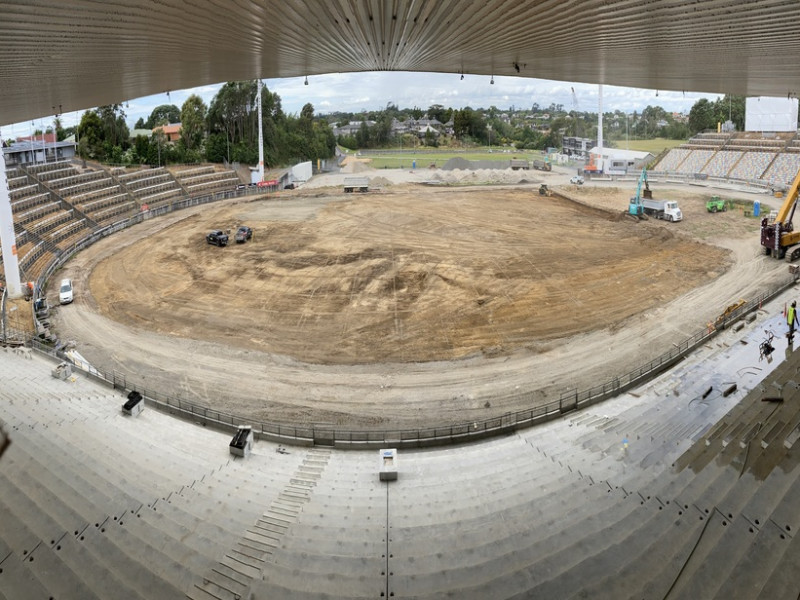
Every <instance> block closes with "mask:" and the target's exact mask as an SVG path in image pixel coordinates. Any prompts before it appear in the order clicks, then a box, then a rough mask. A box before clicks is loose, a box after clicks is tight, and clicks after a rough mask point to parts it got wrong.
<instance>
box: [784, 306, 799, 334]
mask: <svg viewBox="0 0 800 600" xmlns="http://www.w3.org/2000/svg"><path fill="white" fill-rule="evenodd" d="M786 323H788V324H789V337H792V336H793V335H794V328H795V326H796V325H797V302H795V301H794V300H792V305H791V306H790V307H789V310H788V311H787V312H786Z"/></svg>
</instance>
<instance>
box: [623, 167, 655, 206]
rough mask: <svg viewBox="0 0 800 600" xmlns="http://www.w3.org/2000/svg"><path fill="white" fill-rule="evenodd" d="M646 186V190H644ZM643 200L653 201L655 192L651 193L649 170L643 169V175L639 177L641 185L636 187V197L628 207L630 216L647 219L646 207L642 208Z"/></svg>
mask: <svg viewBox="0 0 800 600" xmlns="http://www.w3.org/2000/svg"><path fill="white" fill-rule="evenodd" d="M642 186H644V189H642ZM642 198H646V199H648V200H652V198H653V192H651V191H650V185H649V184H648V183H647V169H646V168H644V169H642V174H641V175H639V184H638V185H637V186H636V195H635V196H634V197H633V198H631V201H630V204H629V205H628V214H629V215H631V216H634V217H638V218H640V219H646V218H647V217H646V216H645V214H644V206H642Z"/></svg>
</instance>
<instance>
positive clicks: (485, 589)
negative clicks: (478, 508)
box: [390, 494, 661, 598]
mask: <svg viewBox="0 0 800 600" xmlns="http://www.w3.org/2000/svg"><path fill="white" fill-rule="evenodd" d="M637 500H638V497H634V496H628V497H622V496H621V495H620V494H609V495H608V499H607V500H605V501H602V502H597V503H596V504H595V509H596V511H597V512H595V513H594V514H592V515H586V516H585V517H583V518H580V517H578V516H576V517H575V518H572V515H570V518H569V519H567V517H566V515H565V516H564V517H563V518H562V519H560V520H559V522H557V523H551V524H543V525H542V526H539V527H532V528H527V527H519V526H518V527H515V528H514V529H510V528H509V530H508V531H507V532H506V535H505V536H503V537H502V538H501V539H497V540H493V541H491V542H488V543H486V544H483V545H480V546H473V547H464V546H462V545H461V544H460V542H459V540H458V537H457V536H458V532H457V531H452V532H451V533H450V535H449V536H447V537H445V538H442V539H439V540H436V541H435V542H434V541H432V540H431V539H429V538H428V536H427V535H426V536H425V537H424V540H425V541H424V543H422V544H421V543H420V537H419V536H418V535H413V536H412V537H411V538H406V537H405V535H404V533H405V532H404V531H403V530H402V529H398V528H397V527H396V526H395V527H394V528H393V530H392V544H391V550H392V552H393V555H394V562H393V563H392V564H393V565H394V578H393V579H392V582H391V583H392V586H391V588H390V589H393V590H394V592H395V595H399V596H417V595H419V596H421V597H426V595H427V594H430V593H432V592H433V593H434V597H435V593H442V592H444V591H445V590H446V591H447V592H448V593H452V594H453V595H455V596H457V597H459V598H468V597H474V598H486V597H510V596H512V595H513V594H514V593H522V592H523V591H524V590H526V589H530V587H531V586H530V584H531V582H544V581H547V580H549V579H553V578H555V577H557V576H558V575H560V574H562V573H565V572H567V571H570V570H571V569H572V568H573V567H575V566H576V565H577V564H578V563H580V562H581V561H582V560H584V559H585V558H586V557H587V556H589V555H592V554H594V553H596V552H598V551H600V550H602V549H603V548H606V547H610V546H613V545H614V544H615V543H617V542H618V541H619V540H620V539H622V538H624V537H625V536H626V535H627V532H628V531H629V530H630V529H636V528H638V527H639V526H641V525H642V524H643V523H645V522H647V521H648V520H649V518H651V517H652V516H653V514H656V513H657V512H661V511H658V510H657V509H655V510H639V508H640V504H639V502H638V501H637ZM654 505H655V503H649V504H648V507H653V506H654ZM622 521H624V522H625V523H626V526H625V527H620V526H619V525H618V523H619V522H622ZM422 546H424V547H422ZM436 550H439V552H436ZM452 557H458V558H457V560H456V561H452ZM410 558H413V559H414V560H413V561H411V560H409V559H410ZM584 581H585V580H584ZM515 586H520V587H519V589H514V588H515ZM541 597H553V598H555V597H562V596H559V595H550V596H548V595H542V596H541Z"/></svg>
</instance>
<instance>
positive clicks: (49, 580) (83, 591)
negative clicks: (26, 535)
mask: <svg viewBox="0 0 800 600" xmlns="http://www.w3.org/2000/svg"><path fill="white" fill-rule="evenodd" d="M65 553H66V551H65V549H64V547H63V546H62V550H61V551H58V552H56V551H55V550H54V549H53V548H52V547H50V546H48V545H46V544H44V543H43V544H39V545H38V546H37V547H36V548H35V549H34V550H33V552H31V554H30V555H29V556H28V557H26V558H25V559H24V560H23V562H24V563H25V565H26V566H27V567H28V569H29V570H30V572H31V574H32V575H34V576H35V577H36V579H37V580H38V581H39V582H41V584H42V585H43V586H45V587H46V588H47V590H49V594H50V595H49V596H43V598H48V597H49V598H74V599H75V600H78V599H81V600H82V599H83V598H86V599H87V600H91V599H93V598H96V599H97V600H103V598H108V597H110V596H107V595H106V594H109V593H113V594H117V593H119V592H120V587H119V585H118V584H117V585H114V586H113V587H112V586H109V585H108V584H109V583H110V582H103V583H104V584H105V585H101V586H97V585H96V584H97V583H99V581H98V579H99V578H93V577H89V578H88V581H84V579H83V574H82V573H81V571H80V570H75V569H74V567H73V566H72V565H70V564H68V563H67V562H65V561H64V556H65ZM93 584H94V585H93ZM98 587H99V588H100V589H97V588H98ZM123 589H124V588H123ZM125 591H126V592H128V593H131V596H130V597H131V598H141V596H139V595H138V594H136V593H133V590H125ZM20 597H21V598H29V597H30V596H27V595H25V596H20Z"/></svg>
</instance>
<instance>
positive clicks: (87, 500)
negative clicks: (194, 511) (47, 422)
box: [4, 443, 141, 524]
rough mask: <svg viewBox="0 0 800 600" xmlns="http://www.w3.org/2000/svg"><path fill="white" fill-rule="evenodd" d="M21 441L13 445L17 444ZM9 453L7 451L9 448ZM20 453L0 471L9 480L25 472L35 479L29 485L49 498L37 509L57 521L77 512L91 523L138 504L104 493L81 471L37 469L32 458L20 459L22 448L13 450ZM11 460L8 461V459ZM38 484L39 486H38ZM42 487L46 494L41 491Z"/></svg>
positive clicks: (104, 489)
mask: <svg viewBox="0 0 800 600" xmlns="http://www.w3.org/2000/svg"><path fill="white" fill-rule="evenodd" d="M21 445H22V444H20V443H17V444H13V445H12V448H13V447H14V446H17V447H19V446H21ZM9 452H11V450H9ZM15 452H18V453H20V454H17V455H15V464H14V466H13V467H9V468H8V469H7V470H6V471H4V473H5V474H6V476H7V477H8V478H9V479H14V480H15V481H18V480H19V478H20V477H21V476H23V475H24V474H25V473H28V477H29V478H31V479H33V480H35V483H30V484H28V485H29V486H37V489H39V490H40V491H41V492H42V498H41V499H44V500H53V501H52V502H50V503H48V504H46V505H43V506H42V507H41V508H42V510H43V511H44V512H45V513H49V512H53V513H55V514H58V515H60V516H59V521H60V522H61V523H62V524H66V521H65V518H66V517H64V516H63V515H64V514H66V515H71V514H72V513H75V514H77V515H79V517H80V518H81V520H82V521H83V522H84V523H95V522H99V521H101V520H103V519H104V518H105V517H106V516H108V515H121V514H124V513H125V512H126V511H127V510H128V508H129V507H138V506H140V505H141V503H140V502H137V501H136V500H132V499H130V498H129V497H125V495H124V494H118V493H115V492H114V491H113V490H112V494H113V496H108V495H106V492H107V491H108V488H107V486H106V487H101V488H97V487H94V485H93V484H92V483H91V482H90V481H89V480H87V479H86V478H85V477H84V476H83V474H79V473H76V472H70V470H66V469H65V470H63V473H61V477H59V475H57V474H56V473H53V472H51V471H48V470H45V469H41V468H39V464H40V463H38V462H37V461H36V460H28V461H24V462H23V461H20V460H18V457H19V456H21V453H22V452H23V450H15ZM9 462H11V461H9ZM38 486H41V487H38ZM45 490H46V492H47V493H46V494H45V493H44V492H45Z"/></svg>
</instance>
